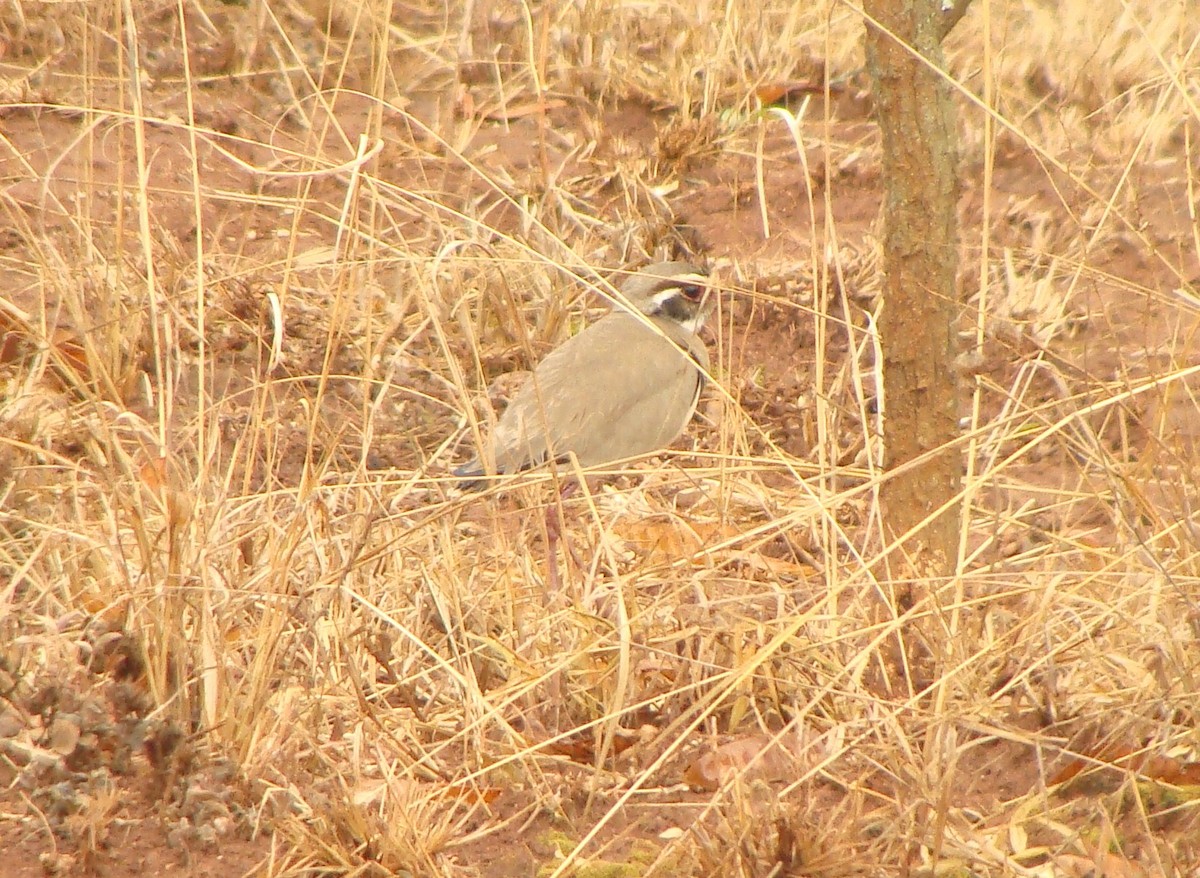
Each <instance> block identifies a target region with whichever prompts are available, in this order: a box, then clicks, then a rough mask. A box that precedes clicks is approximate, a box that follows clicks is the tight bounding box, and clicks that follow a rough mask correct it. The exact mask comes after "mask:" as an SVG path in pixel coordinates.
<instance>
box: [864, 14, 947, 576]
mask: <svg viewBox="0 0 1200 878" xmlns="http://www.w3.org/2000/svg"><path fill="white" fill-rule="evenodd" d="M863 8H864V12H865V13H866V14H867V16H869V18H870V19H873V20H874V23H872V21H870V20H868V22H867V29H866V50H867V51H866V55H867V69H868V71H869V72H870V74H871V77H872V79H873V82H874V98H875V109H876V116H877V121H878V123H879V128H880V132H881V134H882V146H883V180H884V203H883V225H884V234H883V270H884V275H885V276H884V285H883V288H884V294H883V303H884V304H883V312H882V315H881V317H880V321H879V328H880V335H881V342H882V347H883V384H884V401H885V406H886V408H885V411H884V444H885V447H886V455H887V456H886V461H887V468H888V469H889V471H892V470H895V469H896V468H898V467H901V466H903V465H904V464H906V463H908V462H909V461H913V460H915V459H916V458H919V457H921V456H923V455H925V454H927V453H929V452H935V453H934V454H932V456H930V457H929V458H928V459H927V460H925V461H923V462H921V463H918V464H915V465H913V466H911V467H908V468H907V469H904V470H902V471H901V472H899V473H897V474H896V475H894V476H892V477H890V478H889V479H888V480H887V482H886V483H885V484H884V486H883V489H882V492H881V497H882V503H883V507H884V515H885V519H886V521H887V523H888V529H889V530H890V531H891V533H892V535H893V536H894V537H899V536H902V535H904V534H906V533H909V532H910V531H915V532H914V534H913V536H912V537H911V538H910V539H909V540H907V541H906V542H905V544H904V545H903V546H902V547H901V550H902V552H903V557H904V558H905V559H906V560H907V561H908V563H907V564H906V565H905V567H906V570H907V573H908V575H916V576H921V577H924V576H946V575H949V574H951V573H952V572H953V570H954V566H955V561H956V558H957V554H958V540H959V529H960V516H959V509H958V507H957V505H956V504H955V503H953V500H954V498H955V497H956V496H957V495H958V493H959V490H960V485H961V480H962V472H963V464H962V453H961V451H960V449H959V448H958V447H957V446H956V445H955V444H954V440H955V438H956V437H957V436H958V433H959V392H958V380H957V376H956V374H955V370H954V360H955V357H956V354H957V326H956V324H957V320H958V317H959V303H958V301H957V295H956V292H955V274H956V270H957V264H958V227H957V213H956V208H957V202H958V192H959V184H958V175H957V147H956V142H957V139H956V129H955V119H954V106H953V103H952V101H951V95H950V88H949V86H948V84H947V82H946V80H945V78H944V76H943V75H942V74H940V73H939V71H940V70H942V69H943V68H944V66H945V63H944V57H943V55H942V49H941V38H942V36H944V34H945V33H946V32H947V31H948V30H949V28H950V27H952V26H953V24H954V22H955V21H957V20H958V18H961V16H962V13H963V12H964V11H965V9H966V3H965V2H960V3H956V4H954V5H953V6H952V7H949V8H948V9H946V10H945V11H943V8H942V4H941V2H940V0H864V4H863ZM952 16H953V19H952V20H951V17H952ZM938 449H942V450H941V451H938ZM944 505H945V506H946V507H947V508H946V510H944V511H943V512H942V513H940V514H936V515H935V514H934V513H935V511H936V510H937V509H939V508H940V507H942V506H944ZM926 519H930V520H929V521H928V522H926ZM923 522H925V523H924V524H923ZM895 557H896V556H893V560H894V559H895ZM894 572H899V571H895V570H894Z"/></svg>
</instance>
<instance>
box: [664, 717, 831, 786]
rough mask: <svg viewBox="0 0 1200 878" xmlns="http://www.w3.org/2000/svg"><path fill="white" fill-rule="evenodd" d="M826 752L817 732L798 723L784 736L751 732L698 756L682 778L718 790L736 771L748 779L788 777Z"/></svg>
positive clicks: (690, 782) (808, 766) (799, 773)
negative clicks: (752, 733)
mask: <svg viewBox="0 0 1200 878" xmlns="http://www.w3.org/2000/svg"><path fill="white" fill-rule="evenodd" d="M826 755H827V752H826V747H825V746H824V744H822V743H817V735H816V734H815V733H814V732H813V731H812V730H811V729H808V728H807V727H804V726H798V727H797V728H796V729H793V730H790V731H788V732H785V733H784V734H783V735H782V736H781V737H778V738H776V737H775V736H773V735H750V736H748V737H742V738H735V739H734V740H732V741H728V742H726V743H724V744H722V745H721V746H719V747H717V749H715V750H713V751H711V752H709V753H706V754H705V755H703V756H701V757H700V758H698V759H696V760H695V761H694V762H693V763H692V764H691V765H689V766H688V767H687V769H685V770H684V773H683V779H684V781H686V782H687V783H688V785H689V786H691V787H693V788H695V789H701V790H709V791H712V790H716V789H718V788H719V787H720V786H721V785H722V784H724V783H725V782H726V781H727V780H729V779H730V777H732V776H733V775H735V774H743V776H744V778H745V779H746V780H765V781H768V782H770V781H787V780H793V779H794V778H796V777H798V776H799V775H801V774H803V773H804V772H806V771H808V770H809V769H811V768H812V767H813V766H815V765H816V764H817V763H818V762H820V761H821V760H822V759H823V758H824V757H825V756H826Z"/></svg>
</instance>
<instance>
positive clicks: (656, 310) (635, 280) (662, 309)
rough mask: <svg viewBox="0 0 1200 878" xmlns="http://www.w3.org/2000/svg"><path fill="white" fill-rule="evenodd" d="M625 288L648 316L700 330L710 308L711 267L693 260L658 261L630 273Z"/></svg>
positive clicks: (626, 296)
mask: <svg viewBox="0 0 1200 878" xmlns="http://www.w3.org/2000/svg"><path fill="white" fill-rule="evenodd" d="M620 288H621V292H622V293H623V294H624V295H625V298H627V299H628V300H629V303H630V304H631V305H633V307H635V308H637V309H638V310H640V311H641V312H642V313H643V314H645V315H646V316H647V317H660V318H663V319H665V320H670V321H673V322H675V323H678V324H679V325H680V326H682V327H684V328H685V329H687V330H688V331H690V332H693V333H695V332H699V331H700V327H701V326H703V325H704V318H705V317H706V316H707V314H708V309H709V305H710V302H709V298H710V297H709V289H710V288H709V281H708V270H707V269H705V268H702V267H701V266H699V265H693V264H692V263H690V262H658V263H655V264H654V265H648V266H646V267H645V268H643V269H642V270H641V271H638V272H637V273H636V274H631V275H629V276H628V277H626V278H625V279H624V280H623V281H622V282H621V285H620Z"/></svg>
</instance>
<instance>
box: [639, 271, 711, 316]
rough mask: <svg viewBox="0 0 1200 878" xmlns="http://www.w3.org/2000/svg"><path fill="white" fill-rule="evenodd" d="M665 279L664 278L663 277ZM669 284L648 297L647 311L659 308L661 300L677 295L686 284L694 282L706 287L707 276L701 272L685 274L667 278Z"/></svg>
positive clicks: (651, 311)
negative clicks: (648, 305)
mask: <svg viewBox="0 0 1200 878" xmlns="http://www.w3.org/2000/svg"><path fill="white" fill-rule="evenodd" d="M665 279H666V278H665ZM669 280H670V281H671V285H670V286H669V287H665V288H664V289H661V290H659V291H658V292H657V293H655V294H654V295H653V296H651V297H650V303H649V304H650V307H648V308H646V311H647V312H648V313H653V312H654V311H655V310H656V309H658V308H661V307H662V304H663V302H665V301H667V299H669V298H671V297H672V296H677V295H680V294H681V293H682V288H683V287H685V286H687V285H688V284H696V285H697V286H701V287H705V288H707V287H708V278H706V277H705V276H704V275H702V274H685V275H681V276H679V277H672V278H669Z"/></svg>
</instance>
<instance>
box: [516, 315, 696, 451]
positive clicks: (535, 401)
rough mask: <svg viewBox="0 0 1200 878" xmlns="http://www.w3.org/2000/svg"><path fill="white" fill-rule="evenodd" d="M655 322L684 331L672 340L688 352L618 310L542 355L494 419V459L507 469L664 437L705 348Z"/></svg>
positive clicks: (689, 392) (688, 406)
mask: <svg viewBox="0 0 1200 878" xmlns="http://www.w3.org/2000/svg"><path fill="white" fill-rule="evenodd" d="M661 328H662V329H663V330H664V331H665V332H666V333H669V334H671V335H677V336H685V337H680V338H678V339H677V340H676V343H679V344H680V347H683V348H684V350H686V351H688V354H690V356H689V355H685V354H683V353H681V352H680V351H679V349H678V348H676V346H675V344H673V343H672V342H671V341H668V340H667V339H666V338H664V337H663V336H662V335H660V334H659V333H657V332H655V331H654V330H653V329H651V328H649V327H647V326H646V325H645V324H644V323H642V321H640V320H638V319H637V318H636V317H633V316H631V315H629V314H626V313H619V312H618V313H613V314H610V315H608V316H607V317H604V318H602V319H601V320H599V321H597V322H596V323H594V324H592V325H591V326H590V327H588V328H587V329H585V330H584V331H583V332H581V333H579V335H577V336H574V337H573V338H571V339H569V340H568V341H567V342H565V343H564V344H563V345H562V346H560V347H558V348H556V349H555V350H554V351H552V352H551V353H550V354H549V355H547V357H546V358H545V359H544V360H543V361H542V362H541V363H540V364H539V365H538V367H537V369H536V370H535V371H534V373H533V375H532V376H531V378H530V380H529V381H528V382H526V384H525V385H524V386H523V387H522V388H521V390H520V391H518V393H517V394H516V396H515V397H514V398H513V400H512V402H511V403H510V405H509V407H508V409H506V410H505V412H504V415H503V416H502V417H501V419H500V423H499V424H498V425H497V428H496V434H495V437H494V442H495V453H496V464H497V468H498V469H501V470H502V471H506V472H512V471H515V470H518V469H522V468H524V467H528V466H536V465H537V464H539V463H541V462H542V461H544V460H545V459H546V458H547V457H550V456H553V457H554V458H556V459H561V458H564V457H566V456H567V455H568V454H570V453H572V452H573V453H574V454H575V455H576V456H577V457H578V458H579V460H580V462H581V463H582V464H583V465H585V466H588V465H592V464H597V463H604V462H607V461H611V460H616V459H619V458H622V457H628V456H632V455H636V454H642V453H646V452H649V451H653V450H656V449H658V448H661V447H662V446H663V445H666V444H668V443H670V442H671V440H673V439H674V438H675V436H677V435H678V434H679V432H680V431H681V430H682V429H683V427H684V426H685V425H686V423H687V420H688V419H689V418H690V417H691V414H692V411H693V409H694V407H695V401H696V396H697V395H698V393H699V384H700V380H701V379H700V373H699V372H698V371H697V369H696V365H697V364H700V365H701V366H702V367H703V368H705V369H707V368H708V354H707V351H706V350H705V349H704V345H703V343H702V342H700V340H699V339H698V338H696V337H695V336H694V335H692V334H691V333H685V332H683V330H682V329H681V328H679V327H677V326H675V325H674V324H666V325H664V326H663V327H661ZM672 330H675V331H674V332H672Z"/></svg>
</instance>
